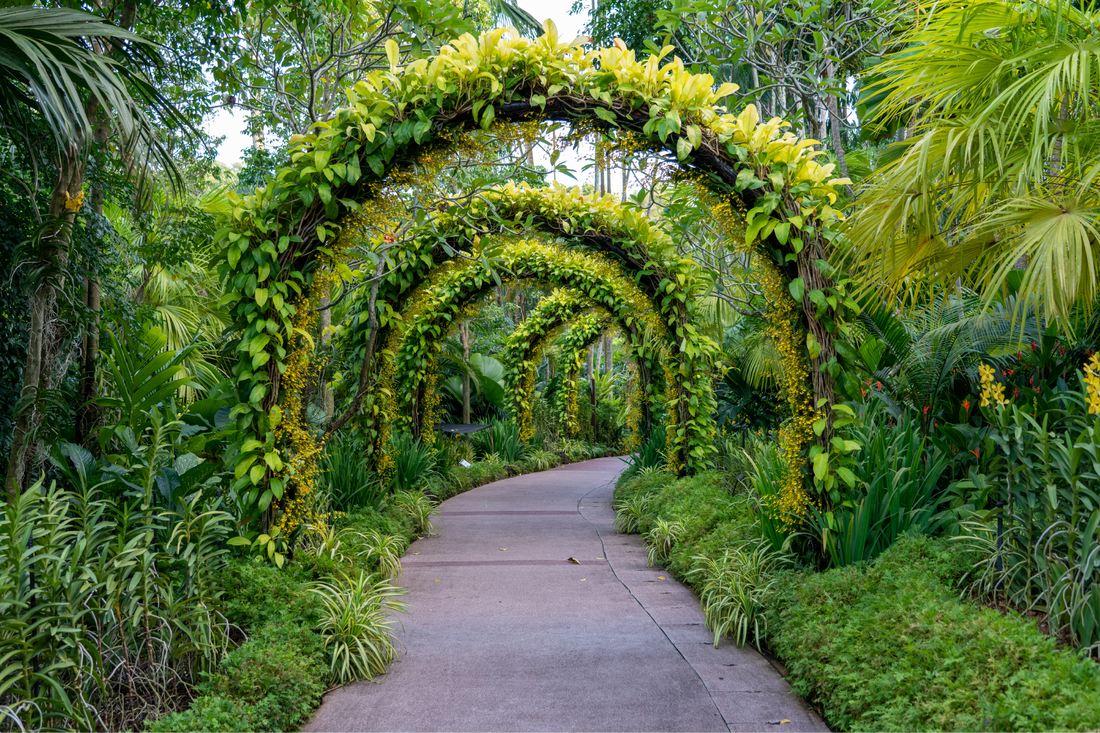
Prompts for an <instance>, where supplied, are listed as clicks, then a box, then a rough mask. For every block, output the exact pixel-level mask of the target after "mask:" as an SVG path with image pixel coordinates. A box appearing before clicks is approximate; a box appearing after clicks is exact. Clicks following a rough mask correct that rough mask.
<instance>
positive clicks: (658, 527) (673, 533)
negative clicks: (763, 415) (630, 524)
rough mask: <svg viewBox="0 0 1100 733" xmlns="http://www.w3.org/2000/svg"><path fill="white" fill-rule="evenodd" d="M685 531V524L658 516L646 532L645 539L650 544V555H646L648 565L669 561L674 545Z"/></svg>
mask: <svg viewBox="0 0 1100 733" xmlns="http://www.w3.org/2000/svg"><path fill="white" fill-rule="evenodd" d="M683 533H684V525H682V524H680V523H679V522H677V521H675V520H671V521H670V520H666V519H661V518H660V517H657V519H656V520H655V521H654V522H653V524H652V525H650V528H649V531H647V532H646V533H645V541H646V543H647V544H648V545H649V555H648V556H647V557H646V563H645V564H646V567H652V566H653V565H656V564H657V563H664V562H667V561H668V556H669V553H671V552H672V546H673V545H675V544H676V541H677V540H678V539H680V535H681V534H683Z"/></svg>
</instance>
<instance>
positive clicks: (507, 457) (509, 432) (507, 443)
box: [471, 420, 528, 464]
mask: <svg viewBox="0 0 1100 733" xmlns="http://www.w3.org/2000/svg"><path fill="white" fill-rule="evenodd" d="M519 430H520V429H519V425H517V424H516V423H515V422H514V421H511V420H508V421H502V420H493V422H492V427H491V428H489V429H488V430H482V431H480V432H477V433H474V434H473V435H472V436H471V437H472V438H473V444H474V449H475V450H476V451H477V454H478V455H479V456H489V455H492V454H493V453H494V452H495V454H496V457H497V458H498V459H500V460H501V461H503V462H504V463H509V464H516V463H519V462H520V461H522V460H523V459H524V458H526V456H527V453H528V448H527V446H525V445H524V444H523V441H522V440H521V439H520V435H519Z"/></svg>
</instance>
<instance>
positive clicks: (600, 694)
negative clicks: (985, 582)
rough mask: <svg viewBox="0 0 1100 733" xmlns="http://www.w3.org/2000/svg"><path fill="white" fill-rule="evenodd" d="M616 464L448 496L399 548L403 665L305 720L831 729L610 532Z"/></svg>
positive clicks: (637, 548) (376, 726)
mask: <svg viewBox="0 0 1100 733" xmlns="http://www.w3.org/2000/svg"><path fill="white" fill-rule="evenodd" d="M622 468H623V463H622V462H621V461H620V460H619V459H616V458H601V459H597V460H593V461H585V462H583V463H574V464H570V465H567V466H560V467H558V468H556V469H553V470H551V471H545V472H543V473H534V474H527V475H524V476H517V477H515V478H510V479H506V480H504V481H497V482H496V483H492V484H488V485H486V486H482V487H481V488H478V489H474V490H472V491H468V492H466V493H465V494H460V495H459V496H456V497H454V498H452V499H449V500H448V501H446V502H444V503H443V504H442V505H441V506H440V513H439V514H438V515H437V516H436V518H435V523H436V525H437V526H438V527H439V533H438V534H437V535H436V536H434V537H429V538H425V539H420V540H417V541H416V542H414V543H413V544H412V546H411V547H410V548H409V550H408V552H406V553H405V556H404V558H403V559H402V564H403V568H404V570H403V573H402V575H401V581H400V584H401V585H403V586H406V587H407V588H408V589H409V595H408V596H407V597H406V598H405V600H407V601H408V603H409V606H410V609H409V610H410V611H411V615H409V616H402V617H400V620H401V621H402V623H403V627H404V628H403V630H401V632H400V633H399V635H398V636H399V639H400V641H401V644H400V645H399V649H400V650H401V661H400V662H397V663H396V664H394V665H393V666H392V667H391V669H390V671H389V673H387V674H385V675H383V676H381V677H379V678H378V682H376V683H371V682H358V683H355V684H352V685H349V686H347V687H344V688H342V689H338V690H335V691H333V692H331V693H329V694H328V695H326V696H325V701H324V703H323V704H322V706H321V708H320V709H319V710H318V711H317V713H316V714H315V715H314V717H313V720H311V721H310V723H309V725H308V726H307V727H306V730H308V731H722V730H731V731H757V730H762V731H785V732H786V731H828V728H827V727H826V726H825V725H824V724H823V723H822V722H821V720H820V719H819V718H818V717H817V716H816V715H815V714H814V713H813V711H812V710H810V708H809V707H808V706H807V705H806V704H805V702H803V701H802V700H801V699H800V698H799V697H798V696H797V695H795V694H794V693H792V692H791V691H790V686H789V685H788V684H787V683H786V681H785V680H784V679H783V678H782V676H780V674H779V673H778V672H777V671H776V670H775V669H774V668H773V667H772V666H771V665H770V664H769V663H768V661H767V660H766V659H764V658H763V657H761V656H760V655H759V654H758V653H757V652H756V651H755V650H753V649H749V648H746V649H738V648H736V647H735V646H734V645H733V644H731V643H729V642H724V643H723V644H722V646H721V647H720V648H719V649H715V648H714V647H713V645H712V643H711V642H712V640H713V637H712V635H711V633H710V632H709V631H707V629H706V626H704V624H703V613H702V611H701V610H700V609H699V602H698V600H697V598H696V597H695V595H694V594H693V593H692V591H691V590H690V589H688V588H687V587H685V586H684V585H682V584H680V583H678V582H677V581H675V580H674V579H673V578H672V576H671V575H669V574H668V573H666V572H664V571H663V570H662V569H661V568H658V567H654V568H647V567H646V565H645V563H646V548H645V543H644V542H643V541H642V539H641V538H640V537H639V536H637V535H621V534H617V533H615V532H614V531H613V530H612V528H611V525H612V523H613V522H614V519H615V513H614V510H613V508H612V491H613V489H614V481H615V478H616V476H618V474H619V472H620V471H621V470H622ZM569 558H573V559H575V560H576V561H577V563H574V562H570V561H569Z"/></svg>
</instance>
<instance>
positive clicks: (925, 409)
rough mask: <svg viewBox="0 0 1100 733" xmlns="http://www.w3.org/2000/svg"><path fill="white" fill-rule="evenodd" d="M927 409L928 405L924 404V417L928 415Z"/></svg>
mask: <svg viewBox="0 0 1100 733" xmlns="http://www.w3.org/2000/svg"><path fill="white" fill-rule="evenodd" d="M928 410H929V406H928V405H925V406H924V416H925V417H928Z"/></svg>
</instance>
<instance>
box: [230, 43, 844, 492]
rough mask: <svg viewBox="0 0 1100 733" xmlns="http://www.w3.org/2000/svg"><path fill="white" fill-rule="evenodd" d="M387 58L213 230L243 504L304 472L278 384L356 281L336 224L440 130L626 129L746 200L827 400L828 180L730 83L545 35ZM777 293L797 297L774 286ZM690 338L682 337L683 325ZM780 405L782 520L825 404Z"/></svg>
mask: <svg viewBox="0 0 1100 733" xmlns="http://www.w3.org/2000/svg"><path fill="white" fill-rule="evenodd" d="M389 44H390V48H389V49H388V50H389V51H390V62H391V66H390V69H389V71H388V72H381V73H373V74H371V75H370V76H369V77H368V78H367V79H364V80H362V81H360V82H358V83H357V84H356V85H355V86H354V87H353V88H352V89H351V90H349V91H348V100H349V106H348V107H347V108H344V109H341V110H337V111H336V112H335V113H334V114H333V115H332V116H331V118H330V119H328V120H326V121H324V122H321V123H318V124H317V125H316V126H315V130H316V131H315V132H312V133H311V134H309V135H305V136H301V137H296V138H293V139H292V140H291V143H292V146H293V152H292V153H291V163H290V165H289V166H287V167H285V168H283V169H281V170H280V171H279V172H278V173H277V175H276V176H275V178H274V180H273V181H272V182H271V183H270V184H269V185H268V186H266V187H265V188H262V189H260V190H259V191H257V193H256V195H255V196H252V197H246V198H244V199H236V200H234V201H233V202H232V203H233V205H232V213H231V214H230V216H229V217H228V221H227V225H226V226H225V227H224V228H223V229H222V230H221V231H220V234H219V239H220V240H221V241H222V243H223V245H224V247H223V254H224V258H225V259H224V261H223V265H222V272H223V275H224V277H225V280H226V283H227V291H228V294H227V297H226V299H225V304H226V305H227V306H229V310H230V313H231V315H232V316H233V318H234V322H235V327H236V330H237V331H238V332H239V333H240V334H241V338H240V341H239V342H238V345H237V351H238V352H240V359H239V361H238V363H237V365H236V367H235V368H234V374H235V377H236V380H237V382H238V384H239V385H240V386H241V388H242V393H243V394H244V395H245V401H243V402H241V403H240V404H238V405H237V407H236V408H235V409H234V410H233V416H234V417H235V418H236V420H237V423H238V427H239V428H240V430H241V432H242V434H243V435H245V436H251V437H246V439H245V440H244V441H243V443H242V447H241V451H240V453H239V457H238V463H237V466H236V476H237V482H236V483H235V488H236V489H237V490H238V491H240V492H242V494H243V495H244V496H245V501H246V502H247V503H252V502H257V503H258V505H260V506H266V504H269V503H270V502H271V501H272V499H273V498H279V497H280V496H281V495H282V491H283V489H284V488H285V487H286V481H287V480H288V478H287V477H288V476H289V475H290V474H293V473H295V471H294V469H293V466H289V469H288V463H287V461H289V462H291V463H293V461H294V460H295V458H294V455H291V454H294V453H296V452H297V451H298V449H296V448H294V447H293V445H294V443H295V441H293V440H289V441H288V439H287V435H288V434H290V433H294V432H295V431H296V428H295V426H293V425H291V426H289V427H287V426H284V427H282V428H280V425H281V423H282V420H283V411H282V410H281V409H276V408H278V407H279V405H280V404H281V402H282V397H281V392H282V389H281V386H282V381H283V376H284V374H286V373H288V372H289V371H292V362H293V361H294V360H295V359H298V358H299V354H300V353H302V352H303V351H304V350H305V349H306V348H307V346H306V345H305V344H303V343H301V342H302V341H303V339H301V338H299V336H298V332H299V331H301V329H302V325H301V324H302V323H303V322H304V317H303V316H301V315H300V314H299V310H301V309H304V307H305V306H306V305H307V304H309V303H310V298H311V297H312V295H311V294H312V291H313V287H314V285H316V282H317V278H318V277H319V276H320V277H323V275H320V273H321V272H322V270H323V268H324V267H327V268H328V269H331V270H333V271H337V272H341V271H346V266H343V265H342V263H341V262H340V258H339V252H338V251H336V250H333V249H331V248H330V244H329V243H330V242H331V241H332V240H333V239H334V238H335V236H336V235H337V234H338V232H339V222H340V221H341V220H342V218H343V216H344V214H345V213H346V212H348V211H349V210H351V209H354V208H356V207H360V206H362V204H363V203H364V202H369V201H370V200H371V198H372V197H373V196H374V195H376V193H377V192H378V190H379V188H380V186H381V184H382V183H384V182H385V181H386V180H387V179H388V178H390V177H391V174H392V173H393V172H394V171H397V170H401V169H403V168H407V167H408V166H410V165H412V164H413V163H414V162H415V161H416V160H418V159H419V158H421V157H422V156H423V155H424V154H426V153H429V152H430V151H431V150H432V147H431V146H432V143H433V141H436V140H439V139H442V138H443V137H444V133H445V132H446V131H447V130H451V129H460V128H463V127H467V126H474V125H478V126H481V127H483V128H486V127H489V126H490V125H492V124H494V122H495V121H497V120H521V119H529V118H531V117H539V118H543V119H555V120H562V121H566V122H572V121H575V120H577V119H581V120H583V121H584V123H585V124H587V125H590V126H592V127H595V128H598V129H604V130H612V129H621V130H625V131H628V132H630V133H632V134H633V135H635V136H636V139H638V140H641V141H642V142H643V143H644V144H645V145H647V146H650V147H652V148H654V149H660V150H665V151H668V152H669V153H670V154H672V155H675V156H676V159H677V160H678V161H679V162H680V165H681V166H682V167H683V168H685V169H686V170H689V171H695V172H698V173H699V174H701V176H700V183H701V184H702V185H704V186H706V187H708V188H709V189H711V190H712V191H713V192H714V193H715V195H716V196H717V197H719V199H721V200H723V201H734V200H736V202H737V204H738V206H739V207H741V208H743V209H744V210H745V211H746V212H747V241H746V245H747V246H750V247H756V248H758V249H759V250H760V251H761V253H762V254H764V255H766V256H767V257H768V258H774V261H776V263H777V268H778V271H779V273H780V279H779V282H780V285H783V284H788V283H789V285H790V287H789V291H790V293H791V295H792V296H794V300H795V301H796V302H797V303H798V304H799V305H801V307H802V310H801V313H800V318H799V322H798V323H795V324H784V327H798V326H799V323H800V324H801V327H803V328H808V330H809V337H808V338H807V339H806V343H805V347H806V348H805V350H803V351H801V353H795V352H792V353H791V354H789V355H787V357H788V358H789V359H790V360H791V364H790V365H789V366H790V367H791V368H793V372H791V377H790V384H791V385H794V386H797V385H799V384H800V383H802V384H804V382H805V381H806V380H807V379H809V380H810V381H812V383H813V386H814V392H815V393H816V395H817V396H818V398H819V399H818V402H821V401H822V400H824V402H826V403H829V404H831V399H832V395H833V387H832V374H833V373H835V358H834V354H833V349H832V334H833V333H834V332H835V331H836V329H837V327H838V324H841V322H842V319H843V317H844V312H845V310H846V309H847V308H850V307H853V306H852V302H851V300H850V299H849V298H847V297H846V295H845V293H844V292H843V289H842V288H841V287H839V286H838V285H837V284H835V283H833V282H831V281H830V280H829V278H827V277H826V276H825V275H824V274H823V273H822V271H821V270H820V268H819V267H818V265H817V263H818V262H819V261H823V260H824V258H825V253H826V243H827V241H829V240H830V239H831V238H832V236H833V235H834V233H835V228H834V224H835V221H836V219H837V217H838V214H837V212H836V211H835V210H834V209H833V208H832V205H833V204H834V203H835V200H836V193H835V191H834V190H833V186H834V184H835V183H836V181H832V180H829V179H830V174H831V172H832V166H831V165H820V164H818V163H817V162H816V161H814V160H813V158H814V157H815V156H816V155H819V154H820V152H819V151H815V150H813V145H814V141H805V140H802V141H800V140H797V139H796V138H795V137H794V136H792V135H790V134H785V133H784V132H783V127H784V126H785V123H783V122H782V121H780V120H778V119H774V120H770V121H768V122H763V123H762V122H761V121H760V120H759V116H758V113H757V111H756V109H755V107H753V106H749V107H747V108H746V109H745V111H744V112H743V113H742V114H740V115H739V116H734V115H731V114H728V113H726V110H725V108H724V107H722V106H721V104H720V100H721V99H722V98H723V97H724V96H726V95H728V94H729V93H731V92H733V91H735V90H736V87H735V86H734V85H732V84H724V85H722V87H721V88H720V89H719V90H718V91H717V92H716V91H715V90H714V89H713V78H711V77H710V76H709V75H694V74H691V73H689V72H688V71H686V70H685V68H684V65H683V63H682V62H680V61H679V60H678V59H673V60H672V61H671V62H668V63H664V64H663V65H662V62H663V61H664V60H665V57H666V56H667V55H668V53H669V52H670V51H671V50H672V49H671V47H669V48H666V49H663V50H662V51H661V52H660V53H657V54H653V55H652V56H650V57H649V58H648V59H647V60H646V61H644V62H640V61H638V60H637V59H636V58H635V56H634V53H633V52H632V51H628V50H625V49H622V48H618V47H613V48H604V49H595V50H592V51H585V50H583V49H582V48H580V47H575V46H572V45H569V44H563V43H559V42H558V38H557V33H556V30H555V29H554V28H553V27H552V26H548V28H547V32H546V33H545V34H544V35H543V36H541V37H539V38H538V39H535V40H528V39H524V38H519V37H516V36H513V35H512V34H511V33H510V32H508V31H507V30H505V29H498V30H496V31H491V32H488V33H485V34H482V35H481V36H480V37H479V38H474V37H472V36H463V37H462V38H460V39H458V40H456V41H455V42H454V43H453V44H451V45H448V46H445V47H443V48H442V49H441V50H440V53H439V55H438V56H436V57H434V58H432V59H420V60H417V61H415V62H414V63H412V64H409V65H408V66H407V67H404V68H399V67H398V66H397V58H398V49H397V46H396V44H395V43H394V42H392V41H391V42H389ZM734 208H736V207H734ZM772 295H775V296H776V297H787V296H786V295H785V294H784V291H783V290H782V289H781V288H777V289H775V292H774V293H773V294H772ZM796 311H797V309H796ZM682 328H683V329H684V331H685V334H684V335H685V341H686V340H687V339H686V336H687V335H688V333H687V330H688V329H690V328H691V326H690V323H686V324H685V325H684V326H682ZM789 341H790V342H791V343H793V344H798V339H789ZM684 346H685V347H686V349H693V348H694V347H693V345H692V344H690V343H685V344H684ZM688 356H689V357H691V358H694V357H695V356H697V355H696V354H688ZM307 361H308V359H307ZM806 362H809V363H810V365H811V366H812V369H807V368H806V366H805V363H806ZM807 372H808V373H807ZM688 376H690V375H688ZM294 388H295V387H294V385H291V389H292V390H293V389H294ZM788 399H789V400H790V401H792V411H793V414H794V415H795V418H794V420H795V421H796V422H797V423H798V425H797V426H796V427H795V428H792V430H791V432H790V433H789V438H790V439H789V440H788V441H786V445H785V447H784V450H785V453H786V455H787V461H788V480H787V484H788V485H789V486H791V487H792V489H794V492H793V493H792V495H791V496H790V497H789V502H788V503H789V504H790V507H788V508H787V510H790V509H795V508H797V506H796V505H797V504H799V503H800V502H803V503H804V497H802V498H799V492H801V470H802V469H801V463H799V462H797V461H800V460H801V459H799V458H798V457H799V456H800V455H801V452H802V448H803V446H804V445H805V442H806V439H807V438H808V437H809V432H808V430H809V423H810V422H812V421H813V419H814V418H815V413H814V410H815V407H814V405H813V404H809V405H807V404H806V402H807V401H808V400H807V399H806V397H805V394H804V390H803V391H802V392H798V391H792V392H791V393H790V394H788ZM675 407H676V409H677V410H682V411H683V412H684V413H685V415H684V420H683V421H682V426H683V427H681V428H680V429H681V430H686V429H687V428H689V427H690V426H691V424H692V423H694V422H695V421H701V420H704V419H705V418H704V417H703V415H702V413H703V412H705V411H706V410H707V408H708V407H709V406H708V405H703V404H699V402H698V400H695V401H694V403H692V400H691V399H684V400H681V404H679V405H676V406H675ZM286 414H287V416H288V417H289V416H290V411H289V410H288V411H286ZM824 419H826V420H828V419H829V415H828V414H825V416H824ZM708 450H709V446H707V445H702V444H700V445H694V446H692V447H691V448H690V451H689V456H688V457H689V458H690V459H694V460H699V461H701V462H704V463H705V461H706V457H707V454H708ZM284 459H286V461H284ZM796 473H797V477H796V476H795V474H796ZM796 478H797V483H798V487H795V486H794V484H795V479H796ZM265 502H266V503H265Z"/></svg>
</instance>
